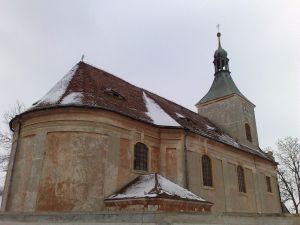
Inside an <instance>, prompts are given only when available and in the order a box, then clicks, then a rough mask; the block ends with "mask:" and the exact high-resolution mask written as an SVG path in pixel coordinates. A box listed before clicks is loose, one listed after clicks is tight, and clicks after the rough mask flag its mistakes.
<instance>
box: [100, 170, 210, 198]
mask: <svg viewBox="0 0 300 225" xmlns="http://www.w3.org/2000/svg"><path fill="white" fill-rule="evenodd" d="M136 198H173V199H182V200H192V201H200V202H207V201H206V200H204V199H203V198H201V197H199V196H197V195H195V194H194V193H192V192H190V191H189V190H187V189H185V188H183V187H180V186H179V185H177V184H175V183H173V182H172V181H170V180H168V179H167V178H165V177H163V176H161V175H159V174H153V173H152V174H145V175H141V176H139V177H137V178H136V179H134V180H133V181H132V182H130V183H129V184H127V185H126V186H125V187H123V188H122V189H121V190H120V191H118V192H117V193H115V194H113V195H111V196H109V197H108V198H106V201H107V200H119V199H136Z"/></svg>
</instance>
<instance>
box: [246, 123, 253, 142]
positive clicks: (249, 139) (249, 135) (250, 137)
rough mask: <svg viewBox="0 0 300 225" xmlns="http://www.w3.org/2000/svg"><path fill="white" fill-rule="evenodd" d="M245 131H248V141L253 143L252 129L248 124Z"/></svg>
mask: <svg viewBox="0 0 300 225" xmlns="http://www.w3.org/2000/svg"><path fill="white" fill-rule="evenodd" d="M245 131H246V137H247V140H248V141H250V142H252V136H251V129H250V126H249V124H248V123H245Z"/></svg>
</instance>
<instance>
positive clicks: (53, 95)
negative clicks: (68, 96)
mask: <svg viewBox="0 0 300 225" xmlns="http://www.w3.org/2000/svg"><path fill="white" fill-rule="evenodd" d="M77 69H78V65H75V66H74V67H73V68H72V69H71V70H70V71H69V72H68V73H67V74H66V75H65V76H64V77H63V78H62V79H61V80H60V81H59V82H57V83H56V84H55V86H54V87H53V88H52V89H51V90H50V91H49V92H48V93H47V94H46V95H45V96H44V97H43V98H42V99H41V100H40V101H39V102H38V103H46V104H53V103H56V102H58V101H59V99H60V98H61V96H62V95H63V94H64V93H65V92H66V89H67V87H68V85H69V83H70V81H71V80H72V78H73V76H74V74H75V72H76V70H77Z"/></svg>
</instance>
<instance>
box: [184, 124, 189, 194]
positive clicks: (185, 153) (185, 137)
mask: <svg viewBox="0 0 300 225" xmlns="http://www.w3.org/2000/svg"><path fill="white" fill-rule="evenodd" d="M188 133H189V129H184V139H183V148H184V151H183V152H184V166H185V187H186V189H188V190H189V170H188V149H187V147H186V142H187V136H188Z"/></svg>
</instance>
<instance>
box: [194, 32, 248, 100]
mask: <svg viewBox="0 0 300 225" xmlns="http://www.w3.org/2000/svg"><path fill="white" fill-rule="evenodd" d="M217 36H218V49H217V50H216V51H215V54H214V62H213V63H214V66H215V74H214V75H215V78H214V81H213V83H212V85H211V87H210V89H209V91H208V92H207V94H206V95H205V96H204V97H203V98H202V99H201V100H200V101H199V102H198V103H197V104H196V105H198V104H203V103H206V102H209V101H212V100H215V99H218V98H221V97H225V96H227V95H231V94H237V95H239V96H241V97H242V98H244V99H246V100H247V101H248V102H250V101H249V100H248V99H247V98H246V97H245V96H244V95H243V94H242V93H241V92H240V90H239V89H238V88H237V86H236V85H235V83H234V81H233V79H232V77H231V75H230V71H229V64H228V62H229V59H228V58H227V52H226V51H225V50H224V49H223V48H222V47H221V41H220V37H221V33H219V32H218V34H217ZM250 103H251V102H250Z"/></svg>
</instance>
